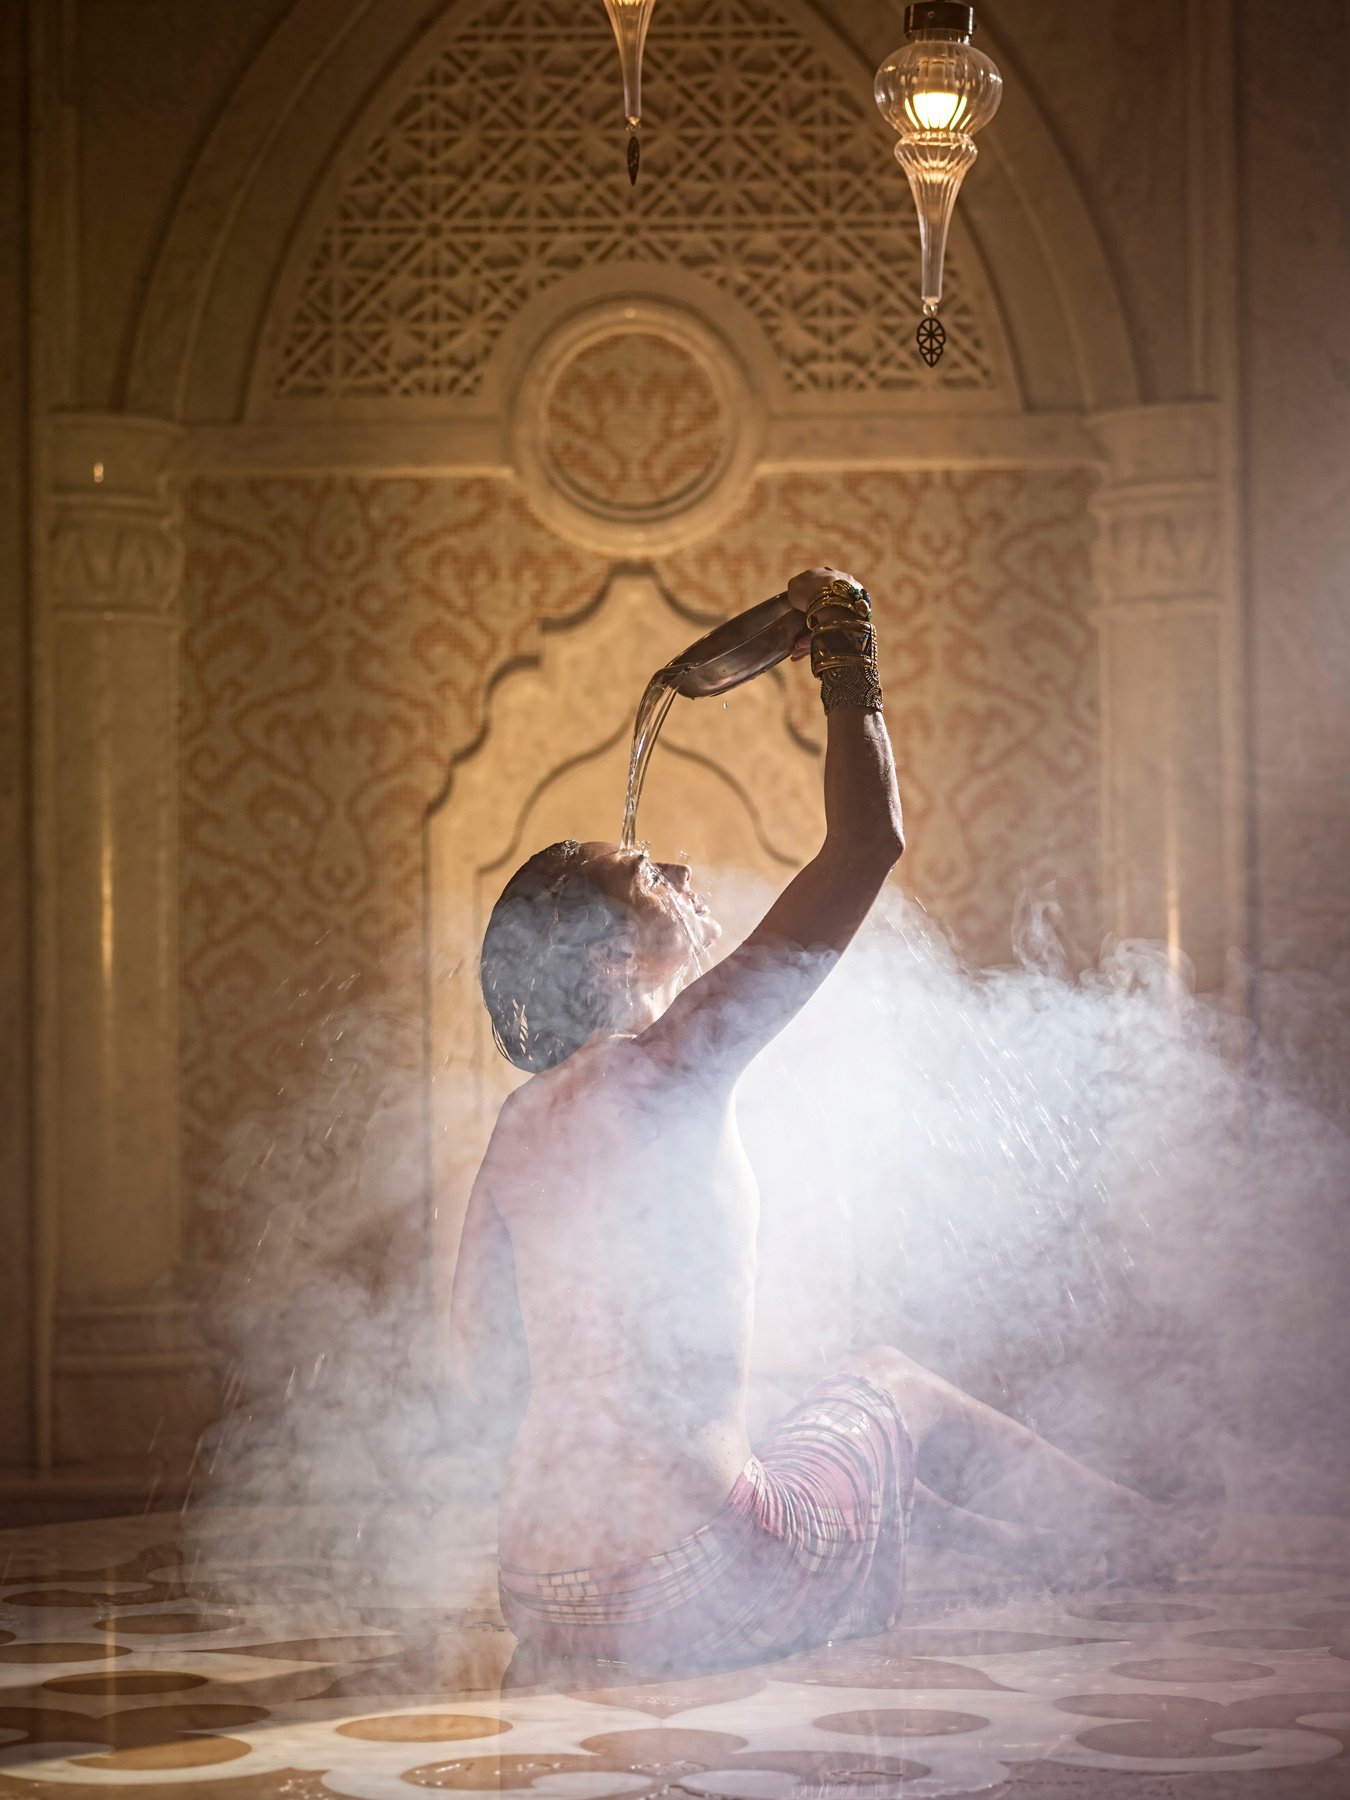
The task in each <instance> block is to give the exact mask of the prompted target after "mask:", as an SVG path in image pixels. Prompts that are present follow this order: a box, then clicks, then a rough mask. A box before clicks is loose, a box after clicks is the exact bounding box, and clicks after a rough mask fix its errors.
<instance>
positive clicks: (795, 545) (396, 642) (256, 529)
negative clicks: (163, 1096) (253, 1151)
mask: <svg viewBox="0 0 1350 1800" xmlns="http://www.w3.org/2000/svg"><path fill="white" fill-rule="evenodd" d="M658 16H659V15H658ZM648 173H650V171H649V170H648V169H646V168H645V167H644V170H643V179H644V180H645V179H646V177H647V175H648ZM619 176H620V179H623V171H622V168H620V170H619ZM625 185H626V182H625ZM1088 488H1089V477H1088V475H1087V474H1086V473H1085V472H1083V471H1077V470H1039V471H1033V470H1003V471H995V470H980V471H961V470H940V471H933V472H918V471H909V472H903V471H885V470H878V471H870V472H865V473H857V472H854V473H847V474H846V473H840V472H822V473H820V474H813V475H808V474H806V473H803V472H792V473H786V472H785V473H780V474H776V475H768V476H763V477H761V478H760V479H759V480H758V481H757V482H756V483H755V485H754V487H753V488H752V490H751V492H750V494H749V495H748V496H747V499H746V502H745V504H744V505H743V507H742V508H741V510H740V511H739V512H738V514H737V515H736V516H735V518H733V519H732V520H730V521H728V523H727V525H726V526H725V527H724V528H723V529H722V530H721V531H720V532H719V533H718V534H717V536H716V537H715V538H714V539H710V540H707V541H705V542H702V543H700V544H697V545H693V546H690V547H688V548H686V549H684V550H682V551H680V552H679V553H678V554H677V555H672V556H669V557H664V558H660V559H658V560H657V564H656V570H657V574H658V576H659V578H660V580H661V581H662V582H663V583H664V585H665V586H666V587H667V588H668V589H669V590H670V592H671V593H673V594H675V595H677V596H678V597H679V598H680V600H681V601H682V603H684V604H685V605H687V606H689V607H690V608H691V610H693V611H695V612H698V613H702V614H704V615H706V616H709V617H715V616H716V615H717V614H718V613H719V612H725V611H727V610H729V609H730V608H731V607H732V606H733V605H735V604H737V603H744V602H745V601H746V600H748V599H750V598H755V597H758V596H761V595H764V594H771V593H774V592H776V591H777V590H778V589H779V588H781V586H782V584H783V581H784V579H785V577H786V575H787V574H789V573H790V572H791V571H792V570H793V569H796V568H806V567H808V566H809V565H810V564H811V563H812V562H814V561H817V560H819V558H820V557H821V556H822V555H823V554H828V555H829V557H830V560H831V561H834V562H837V563H839V564H840V565H841V566H843V567H845V568H853V569H857V570H858V571H860V572H862V573H865V574H866V576H867V577H868V578H869V581H870V584H871V586H872V589H873V592H874V594H875V596H876V604H877V610H878V619H879V623H880V628H881V638H882V645H883V651H884V660H885V664H886V678H887V683H888V712H887V718H888V720H889V723H890V730H891V734H892V736H893V738H894V740H895V746H896V758H897V761H898V763H899V765H900V768H901V770H902V782H903V786H904V793H905V811H906V818H907V821H908V824H909V835H910V840H911V841H910V848H909V850H908V851H907V852H906V855H905V860H904V864H903V884H904V886H905V888H906V890H907V891H910V892H914V893H916V894H918V896H919V897H920V898H921V899H922V901H923V903H924V904H925V905H926V906H927V907H928V908H929V909H930V910H931V911H932V912H933V913H934V914H935V915H936V916H937V917H939V918H940V919H941V920H942V921H943V923H944V925H945V926H947V927H948V928H950V930H951V931H952V932H953V933H954V935H955V936H956V938H957V940H958V941H959V942H960V944H961V945H962V947H963V949H964V950H966V951H967V952H968V953H969V954H970V955H971V956H973V957H974V958H975V959H976V960H978V961H981V962H984V961H996V962H997V961H1006V959H1007V956H1008V943H1009V939H1008V931H1009V918H1010V911H1011V905H1012V899H1013V897H1014V896H1016V895H1017V894H1018V893H1019V892H1020V891H1022V890H1023V889H1024V888H1025V889H1029V890H1031V891H1035V892H1039V891H1040V890H1041V888H1042V887H1043V885H1044V884H1045V883H1046V882H1048V881H1049V880H1050V879H1052V878H1053V879H1054V880H1056V881H1057V883H1058V888H1057V892H1058V896H1059V898H1060V900H1061V901H1062V902H1063V904H1064V905H1065V907H1066V910H1067V911H1068V913H1069V915H1070V918H1071V920H1072V919H1074V918H1078V919H1080V920H1081V930H1082V935H1083V938H1084V943H1085V947H1086V948H1087V949H1088V950H1090V951H1091V950H1095V948H1096V943H1097V941H1098V937H1099V927H1098V926H1097V922H1096V907H1097V902H1096V861H1095V850H1094V847H1093V846H1094V843H1095V839H1096V834H1097V813H1096V805H1097V786H1098V780H1099V765H1098V760H1097V743H1098V720H1097V694H1096V680H1095V663H1094V639H1093V626H1092V618H1091V611H1090V603H1091V573H1090V567H1089V550H1090V522H1089V518H1088V512H1087V500H1088ZM183 504H184V514H185V520H184V523H185V528H186V538H187V549H188V556H187V571H186V579H185V584H184V626H185V629H184V634H183V639H182V663H181V682H182V687H181V696H182V698H181V704H182V727H181V729H182V737H181V745H182V780H181V830H182V851H181V880H182V890H181V891H182V915H181V922H182V929H181V954H182V973H181V994H182V1055H183V1061H182V1116H183V1130H184V1138H183V1161H184V1183H185V1190H186V1192H187V1193H189V1194H191V1195H192V1196H193V1197H194V1199H195V1200H199V1199H200V1197H201V1196H203V1195H204V1194H205V1193H206V1192H207V1191H208V1190H210V1189H211V1188H212V1187H213V1186H214V1185H217V1184H218V1182H219V1181H220V1179H221V1177H222V1170H224V1171H225V1173H226V1174H227V1175H229V1168H227V1166H226V1165H227V1163H228V1157H227V1155H226V1154H225V1151H224V1148H223V1147H224V1145H225V1144H226V1143H227V1142H228V1141H229V1140H230V1139H231V1137H232V1135H234V1134H237V1131H238V1129H239V1128H240V1126H241V1122H246V1121H250V1120H266V1121H269V1123H268V1125H267V1130H266V1132H265V1133H264V1134H263V1140H261V1141H263V1142H264V1148H266V1147H267V1146H270V1145H271V1144H272V1141H273V1137H274V1135H275V1125H274V1123H272V1122H271V1121H273V1119H274V1114H275V1110H276V1104H277V1100H276V1096H277V1091H278V1089H279V1088H283V1087H284V1088H285V1090H286V1092H287V1095H288V1096H294V1095H296V1094H297V1093H299V1094H304V1095H307V1096H308V1097H309V1100H310V1101H311V1102H312V1103H313V1104H314V1105H315V1106H316V1107H317V1106H318V1105H319V1100H318V1098H317V1089H316V1087H315V1082H316V1080H317V1079H318V1078H317V1077H316V1076H315V1075H314V1073H313V1070H312V1069H311V1068H310V1063H311V1061H313V1060H314V1058H315V1057H317V1058H318V1061H319V1062H320V1063H321V1064H322V1065H323V1067H324V1068H325V1069H328V1070H329V1074H331V1067H330V1064H329V1062H328V1061H327V1060H326V1059H327V1058H328V1054H329V1051H328V1043H327V1037H326V1036H325V1033H326V1032H327V1031H328V1030H329V1027H327V1026H325V1024H324V1021H325V1020H326V1019H332V1018H336V1019H339V1020H340V1017H341V1014H342V1010H343V1008H345V1007H346V1006H348V1005H349V1004H350V1003H352V1002H353V1000H354V999H356V1000H359V1001H360V1002H361V1004H362V1005H363V1006H364V1007H365V1008H366V1012H365V1015H364V1016H365V1026H364V1030H365V1033H366V1036H367V1037H369V1034H370V1032H371V1029H372V1027H371V1024H370V1018H371V1015H372V1012H374V1013H376V1014H377V1015H378V1018H379V1020H380V1032H381V1033H382V1036H381V1038H380V1042H381V1046H382V1049H381V1075H380V1079H381V1080H382V1081H386V1088H382V1089H381V1090H380V1091H379V1092H378V1093H372V1092H367V1091H366V1089H365V1087H364V1086H363V1083H364V1082H365V1080H366V1075H365V1074H362V1075H361V1076H360V1079H356V1078H355V1077H354V1078H353V1080H354V1085H352V1086H348V1087H346V1088H344V1090H343V1092H342V1095H341V1098H340V1100H339V1101H337V1102H335V1103H334V1106H333V1109H332V1113H331V1115H327V1114H326V1115H325V1118H324V1129H323V1131H321V1132H318V1133H317V1134H314V1135H317V1136H319V1137H324V1138H325V1152H326V1153H327V1152H328V1151H332V1150H334V1147H335V1146H336V1147H337V1150H340V1151H341V1154H336V1152H335V1155H334V1161H335V1167H336V1168H337V1171H338V1174H339V1175H341V1177H342V1179H343V1180H346V1179H347V1177H348V1174H349V1173H350V1171H353V1170H356V1169H358V1168H359V1166H360V1144H361V1142H362V1141H363V1137H362V1134H363V1133H366V1134H367V1135H368V1132H367V1127H368V1126H369V1123H370V1121H371V1120H376V1121H380V1120H387V1119H391V1118H395V1117H397V1116H398V1109H397V1107H396V1106H395V1105H394V1104H393V1102H392V1101H391V1098H390V1091H392V1089H397V1088H398V1082H399V1081H401V1080H402V1079H403V1078H402V1076H401V1075H399V1074H398V1071H399V1070H402V1069H403V1068H405V1067H406V1068H408V1069H410V1070H412V1071H414V1073H415V1071H416V1070H418V1069H419V1068H420V1060H419V1059H420V1055H421V1044H422V1033H423V1030H424V1026H425V1021H424V1019H423V1017H422V1008H423V1006H424V1004H425V984H424V981H423V978H422V974H421V968H422V964H421V954H422V939H421V922H422V918H423V907H424V903H425V899H424V889H423V881H424V868H423V836H422V830H423V821H424V818H425V814H426V809H427V807H428V806H429V805H431V804H432V802H433V801H434V800H435V799H436V796H437V794H438V793H439V792H440V790H441V787H442V784H443V783H444V780H445V775H446V770H447V769H448V768H449V767H450V764H451V760H452V758H453V757H454V755H455V754H456V752H457V751H460V750H462V749H464V748H465V747H466V746H467V745H469V744H471V743H472V742H473V740H474V739H475V737H476V736H477V735H478V733H479V732H480V731H482V729H483V727H484V724H485V722H486V719H487V706H488V695H489V692H490V689H491V684H492V677H493V674H494V672H495V671H497V670H499V669H501V668H502V667H503V666H505V665H507V664H510V663H512V662H513V661H515V660H517V659H519V658H521V657H528V656H531V655H535V654H537V653H538V649H539V630H540V622H541V620H553V621H563V620H567V619H572V618H576V617H578V616H579V615H581V614H582V613H583V612H584V610H585V608H586V607H587V605H588V603H589V602H590V601H591V600H593V599H594V596H595V595H596V594H597V593H598V592H599V591H600V589H601V588H602V586H603V584H604V581H605V577H606V573H607V566H608V565H607V562H606V559H605V558H603V557H601V556H599V555H595V554H591V553H588V552H584V551H582V550H579V549H577V548H576V547H575V546H572V545H569V544H567V543H565V542H563V541H562V540H560V539H558V538H557V537H555V536H554V535H553V534H552V533H551V532H550V531H549V530H548V529H547V528H546V527H545V526H543V525H542V524H540V523H539V522H538V521H537V520H536V519H535V518H534V517H533V515H532V514H531V512H530V510H529V508H528V506H527V504H526V502H525V500H524V499H523V497H522V496H521V495H520V494H519V492H518V490H517V489H516V487H515V485H514V484H513V483H510V482H505V481H495V480H488V479H483V478H475V479H469V480H466V479H449V478H441V477H438V478H435V479H423V480H416V481H413V480H401V479H384V480H379V479H371V478H368V477H365V476H359V477H355V476H353V477H341V478H337V477H334V478H329V479H301V478H291V479H286V480H276V479H267V480H263V479H251V480H248V481H224V480H208V479H205V478H200V479H197V480H194V481H192V482H189V483H186V484H185V485H184V488H183ZM822 546H824V547H825V548H824V549H822ZM788 687H789V691H790V695H791V696H792V704H793V707H794V715H793V717H794V726H795V728H796V729H797V730H798V731H800V732H801V733H802V734H803V735H804V736H806V737H808V738H814V737H815V736H816V735H817V734H818V733H819V731H820V709H819V703H818V701H817V699H816V696H815V690H814V685H813V684H812V683H811V682H810V681H809V680H803V681H799V682H794V683H789V684H788ZM635 701H636V696H634V703H635ZM798 708H799V709H800V711H799V712H798V711H797V710H795V709H798ZM568 754H570V750H569V746H568V745H567V744H565V743H560V744H559V746H558V760H559V761H560V762H561V761H562V760H563V759H564V758H565V757H566V756H567V755H568ZM540 773H541V775H542V774H544V773H546V771H544V770H541V771H540ZM451 805H452V806H453V800H452V801H451ZM332 1029H333V1030H336V1029H337V1026H336V1025H334V1026H333V1027H332ZM311 1053H312V1054H311ZM332 1067H336V1065H332ZM323 1079H324V1080H325V1081H327V1080H328V1075H325V1076H324V1077H323ZM413 1079H414V1078H413V1077H412V1076H410V1077H409V1084H411V1083H412V1081H413ZM416 1079H418V1080H420V1076H418V1077H416ZM324 1091H325V1092H326V1091H327V1090H326V1089H324ZM399 1091H400V1092H401V1091H403V1090H401V1089H400V1090H399ZM406 1091H407V1092H409V1093H414V1094H420V1088H416V1087H415V1086H413V1085H407V1088H406ZM395 1097H397V1096H396V1095H395ZM419 1103H420V1102H419ZM339 1113H340V1114H341V1117H342V1120H343V1124H342V1126H341V1128H340V1129H339V1130H337V1131H336V1132H335V1133H333V1134H330V1135H328V1136H325V1133H327V1132H328V1129H329V1126H330V1125H331V1123H332V1119H333V1118H334V1117H336V1116H337V1115H338V1114H339ZM308 1116H309V1115H305V1117H306V1119H308ZM419 1116H420V1115H419ZM348 1129H350V1131H351V1132H352V1133H353V1134H354V1137H355V1140H356V1142H355V1147H354V1148H350V1149H349V1148H348V1147H346V1139H345V1138H344V1137H343V1135H342V1134H343V1132H346V1131H348ZM409 1141H410V1142H412V1141H415V1139H414V1137H413V1135H412V1133H411V1131H410V1134H409ZM391 1154H392V1152H391ZM273 1161H274V1162H275V1161H276V1158H275V1157H274V1158H273ZM230 1166H231V1167H232V1165H230ZM230 1179H233V1177H232V1176H231V1177H230ZM295 1179H296V1180H297V1181H298V1180H299V1177H298V1176H297V1177H296V1178H295ZM336 1179H337V1177H336V1176H335V1177H334V1181H336ZM352 1179H353V1180H354V1179H355V1177H353V1178H352ZM358 1185H359V1184H358ZM386 1185H387V1184H386ZM326 1192H327V1194H328V1201H327V1204H328V1207H329V1212H328V1219H329V1226H330V1228H331V1229H333V1230H336V1215H337V1213H338V1212H339V1211H340V1210H341V1209H340V1206H339V1203H338V1201H337V1200H336V1198H335V1197H334V1192H333V1182H332V1181H330V1182H329V1186H328V1188H327V1189H326ZM381 1192H382V1193H383V1192H384V1189H381ZM373 1205H374V1202H373V1201H372V1199H371V1196H370V1195H369V1194H368V1193H357V1192H353V1195H352V1207H353V1216H354V1217H359V1218H364V1219H367V1220H368V1219H369V1216H370V1214H371V1211H372V1207H373ZM213 1217H214V1218H215V1219H216V1220H217V1222H218V1224H219V1226H220V1228H221V1229H224V1230H229V1229H231V1228H230V1227H228V1226H227V1222H226V1218H225V1216H224V1214H220V1213H218V1214H213ZM239 1223H240V1225H241V1226H242V1225H243V1224H244V1223H245V1221H244V1220H243V1219H241V1220H240V1221H239ZM253 1223H254V1224H255V1225H256V1224H257V1221H254V1222H253ZM204 1224H206V1221H204V1220H203V1218H202V1216H201V1214H200V1213H198V1214H197V1215H196V1217H195V1219H194V1220H193V1225H194V1228H196V1227H201V1226H202V1225H204ZM207 1235H208V1236H214V1235H215V1226H213V1225H208V1226H207ZM247 1241H248V1242H249V1243H250V1244H251V1243H253V1242H254V1241H256V1230H255V1231H254V1235H253V1237H251V1238H248V1240H247ZM203 1248H205V1246H203ZM222 1248H223V1246H216V1247H214V1248H213V1250H212V1255H213V1256H214V1255H217V1254H219V1251H220V1249H222Z"/></svg>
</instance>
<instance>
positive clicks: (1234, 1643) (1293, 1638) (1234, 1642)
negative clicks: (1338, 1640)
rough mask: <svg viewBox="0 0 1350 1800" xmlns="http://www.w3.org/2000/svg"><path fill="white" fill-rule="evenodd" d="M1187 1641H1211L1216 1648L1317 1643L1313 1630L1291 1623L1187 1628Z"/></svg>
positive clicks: (1309, 1645) (1305, 1646)
mask: <svg viewBox="0 0 1350 1800" xmlns="http://www.w3.org/2000/svg"><path fill="white" fill-rule="evenodd" d="M1186 1642H1187V1643H1188V1644H1208V1645H1209V1646H1210V1647H1211V1648H1212V1649H1215V1650H1255V1651H1257V1652H1258V1654H1259V1653H1260V1652H1261V1651H1263V1650H1266V1651H1269V1650H1299V1649H1310V1648H1313V1647H1315V1646H1316V1644H1317V1638H1316V1636H1315V1635H1314V1634H1313V1633H1312V1632H1311V1631H1298V1630H1296V1629H1295V1628H1294V1627H1293V1626H1292V1625H1242V1626H1238V1627H1236V1628H1235V1629H1234V1630H1232V1631H1188V1632H1187V1633H1186Z"/></svg>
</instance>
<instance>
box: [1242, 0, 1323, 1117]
mask: <svg viewBox="0 0 1350 1800" xmlns="http://www.w3.org/2000/svg"><path fill="white" fill-rule="evenodd" d="M1239 18H1240V24H1241V31H1240V36H1239V46H1240V51H1241V65H1240V73H1241V84H1240V88H1239V94H1238V99H1239V116H1240V119H1241V121H1242V138H1241V164H1240V166H1241V169H1242V176H1243V180H1242V193H1241V200H1242V205H1241V224H1242V238H1241V243H1242V258H1241V264H1240V270H1239V273H1240V281H1241V293H1242V298H1243V307H1242V339H1241V341H1242V373H1243V409H1244V420H1243V424H1244V430H1243V444H1244V451H1243V489H1244V519H1245V527H1246V547H1247V584H1248V585H1247V595H1248V633H1249V652H1248V663H1249V669H1250V709H1251V727H1250V730H1251V753H1252V763H1251V767H1252V787H1251V803H1252V811H1253V824H1254V845H1255V858H1254V871H1253V873H1254V889H1253V910H1254V930H1255V943H1254V953H1255V955H1256V958H1257V960H1258V962H1259V964H1260V967H1261V969H1262V970H1263V971H1264V973H1263V975H1262V976H1261V977H1259V978H1258V1007H1259V1013H1260V1018H1261V1023H1262V1027H1263V1030H1264V1032H1265V1033H1266V1035H1267V1039H1268V1042H1269V1044H1270V1047H1271V1050H1272V1052H1273V1054H1274V1056H1275V1058H1276V1062H1277V1066H1278V1067H1279V1069H1280V1070H1281V1073H1282V1075H1283V1076H1284V1077H1285V1078H1286V1079H1288V1080H1290V1081H1292V1082H1293V1083H1294V1084H1295V1085H1297V1086H1298V1087H1299V1088H1300V1089H1301V1090H1303V1091H1304V1092H1308V1093H1311V1094H1313V1095H1314V1096H1316V1098H1317V1100H1318V1101H1319V1103H1320V1104H1322V1105H1325V1106H1327V1107H1329V1108H1331V1109H1332V1110H1333V1111H1334V1112H1336V1113H1337V1114H1339V1115H1340V1116H1342V1117H1344V1116H1346V1113H1347V1101H1346V1082H1345V1070H1346V1059H1347V1057H1350V777H1347V770H1350V704H1348V703H1347V695H1350V607H1347V604H1346V584H1347V579H1350V480H1348V477H1347V466H1348V464H1347V455H1348V453H1350V357H1348V356H1347V341H1348V340H1347V330H1346V312H1345V296H1346V295H1347V293H1350V238H1348V237H1347V230H1346V225H1347V220H1348V219H1350V182H1348V181H1347V173H1346V155H1345V120H1344V80H1345V72H1346V70H1347V68H1350V15H1347V13H1346V10H1345V8H1344V7H1343V6H1339V5H1336V4H1334V3H1332V0H1323V3H1322V4H1319V5H1315V6H1313V7H1312V8H1310V9H1309V10H1308V11H1307V12H1305V14H1304V15H1303V19H1302V23H1301V27H1300V31H1301V34H1306V40H1307V41H1313V42H1316V43H1318V44H1319V45H1320V46H1321V48H1320V49H1319V53H1318V55H1317V56H1316V57H1314V58H1310V57H1307V56H1306V55H1303V54H1301V53H1300V51H1299V48H1298V45H1297V44H1296V43H1294V42H1292V41H1290V40H1289V39H1287V38H1286V37H1285V36H1283V35H1282V34H1279V33H1272V32H1271V31H1270V29H1269V19H1268V15H1267V14H1266V13H1264V12H1263V10H1262V9H1261V8H1260V7H1259V6H1250V5H1246V4H1244V5H1242V6H1241V7H1240V8H1239ZM1295 112H1296V116H1297V119H1298V129H1297V130H1291V129H1290V123H1289V122H1290V120H1291V118H1293V117H1294V116H1295Z"/></svg>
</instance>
